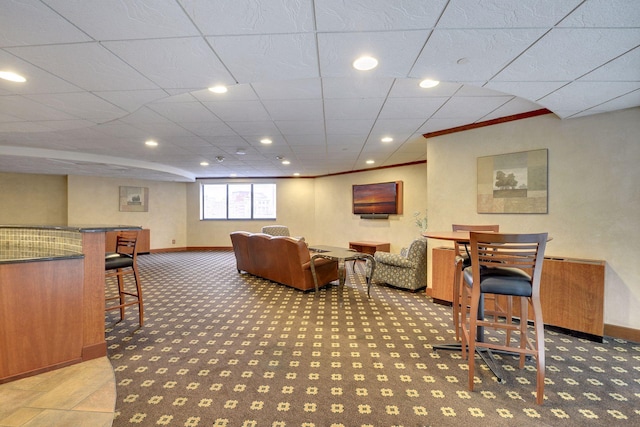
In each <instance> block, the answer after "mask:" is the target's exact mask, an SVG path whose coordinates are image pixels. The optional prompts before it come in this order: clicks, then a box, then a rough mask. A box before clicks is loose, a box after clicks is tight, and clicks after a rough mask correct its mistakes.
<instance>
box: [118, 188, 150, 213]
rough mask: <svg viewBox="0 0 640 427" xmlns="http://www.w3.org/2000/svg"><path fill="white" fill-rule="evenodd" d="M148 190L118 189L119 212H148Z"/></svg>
mask: <svg viewBox="0 0 640 427" xmlns="http://www.w3.org/2000/svg"><path fill="white" fill-rule="evenodd" d="M148 211H149V188H147V187H120V212H148Z"/></svg>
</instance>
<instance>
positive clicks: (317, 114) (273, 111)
mask: <svg viewBox="0 0 640 427" xmlns="http://www.w3.org/2000/svg"><path fill="white" fill-rule="evenodd" d="M262 105H264V107H265V108H266V110H267V112H268V113H269V116H270V117H271V119H273V120H313V119H317V118H321V117H322V100H320V99H289V100H285V99H273V100H263V101H262Z"/></svg>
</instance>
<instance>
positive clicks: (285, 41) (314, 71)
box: [207, 34, 319, 83]
mask: <svg viewBox="0 0 640 427" xmlns="http://www.w3.org/2000/svg"><path fill="white" fill-rule="evenodd" d="M207 40H208V41H209V43H211V45H212V46H213V48H214V50H215V51H216V53H217V54H218V56H219V57H220V59H221V60H222V62H223V63H224V64H225V66H226V67H227V68H228V69H229V71H230V72H231V74H232V75H233V76H234V78H235V79H236V81H238V82H239V83H253V82H265V81H269V80H289V79H304V78H312V77H319V73H318V59H317V58H318V57H317V54H316V42H315V37H314V36H313V34H287V35H285V34H276V35H263V36H227V37H208V38H207Z"/></svg>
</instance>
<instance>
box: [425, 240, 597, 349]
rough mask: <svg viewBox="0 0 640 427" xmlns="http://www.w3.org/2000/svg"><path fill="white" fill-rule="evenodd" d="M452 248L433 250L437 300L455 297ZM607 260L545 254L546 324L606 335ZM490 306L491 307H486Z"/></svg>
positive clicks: (542, 289) (543, 299)
mask: <svg viewBox="0 0 640 427" xmlns="http://www.w3.org/2000/svg"><path fill="white" fill-rule="evenodd" d="M454 259H455V256H454V251H453V248H445V247H441V248H434V249H433V251H432V261H431V262H432V269H431V276H432V277H431V278H432V280H431V286H432V290H431V293H432V297H433V298H434V300H440V301H444V302H452V301H453V273H454ZM604 269H605V262H604V261H600V260H585V259H573V258H562V257H545V259H544V264H543V267H542V278H541V284H540V300H541V303H542V317H543V319H544V323H545V325H552V326H557V327H560V328H565V329H569V330H571V331H577V332H582V333H585V334H589V335H594V336H597V337H602V336H603V335H604V273H605V271H604ZM487 308H488V309H490V307H489V306H488V307H487Z"/></svg>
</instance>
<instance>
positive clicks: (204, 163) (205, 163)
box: [200, 162, 209, 166]
mask: <svg viewBox="0 0 640 427" xmlns="http://www.w3.org/2000/svg"><path fill="white" fill-rule="evenodd" d="M200 166H209V162H200Z"/></svg>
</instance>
